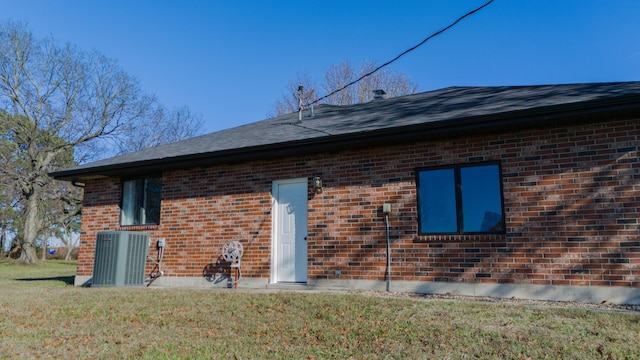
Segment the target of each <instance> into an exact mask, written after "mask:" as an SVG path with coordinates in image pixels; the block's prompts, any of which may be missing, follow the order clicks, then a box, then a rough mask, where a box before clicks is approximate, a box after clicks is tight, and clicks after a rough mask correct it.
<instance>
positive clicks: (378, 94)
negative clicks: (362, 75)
mask: <svg viewBox="0 0 640 360" xmlns="http://www.w3.org/2000/svg"><path fill="white" fill-rule="evenodd" d="M385 95H387V93H386V92H385V91H384V90H382V89H379V90H373V100H380V99H384V96H385Z"/></svg>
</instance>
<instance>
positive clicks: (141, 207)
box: [119, 174, 164, 227]
mask: <svg viewBox="0 0 640 360" xmlns="http://www.w3.org/2000/svg"><path fill="white" fill-rule="evenodd" d="M150 180H157V181H158V183H159V184H160V192H159V199H158V202H157V208H158V215H157V221H153V222H149V221H148V220H147V218H148V216H147V211H146V210H147V209H146V208H147V205H148V204H146V201H145V197H146V194H147V189H148V184H149V181H150ZM163 180H164V179H163V178H162V176H161V175H155V174H154V175H151V176H145V177H132V178H123V179H122V181H121V184H120V189H121V191H120V219H119V224H120V226H121V227H127V226H154V225H160V217H161V213H162V212H161V209H162V194H163V190H162V187H163V186H164V182H163ZM131 181H135V182H138V181H142V182H143V183H142V187H141V189H140V190H141V191H138V184H137V183H136V184H135V185H134V187H135V189H136V192H139V193H134V196H133V197H134V198H135V199H134V200H133V201H134V202H135V203H134V208H135V207H136V205H137V208H138V209H137V210H134V214H133V215H132V218H133V221H132V222H133V223H132V224H125V223H124V220H125V218H126V216H125V189H126V185H125V184H126V183H127V182H131ZM143 214H144V215H143Z"/></svg>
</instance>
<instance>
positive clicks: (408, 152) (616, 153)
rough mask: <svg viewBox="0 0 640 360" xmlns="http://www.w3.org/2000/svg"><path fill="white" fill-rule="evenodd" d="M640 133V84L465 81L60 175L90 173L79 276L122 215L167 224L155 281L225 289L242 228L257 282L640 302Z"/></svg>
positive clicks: (243, 281)
mask: <svg viewBox="0 0 640 360" xmlns="http://www.w3.org/2000/svg"><path fill="white" fill-rule="evenodd" d="M639 137H640V82H626V83H592V84H568V85H549V86H521V87H518V86H505V87H452V88H447V89H442V90H437V91H431V92H426V93H421V94H415V95H409V96H403V97H398V98H392V99H381V100H374V101H372V102H370V103H365V104H358V105H351V106H340V107H338V106H329V105H320V106H317V107H316V108H315V109H313V110H311V109H305V110H303V111H302V112H301V113H300V114H298V113H294V114H289V115H285V116H280V117H277V118H272V119H267V120H263V121H259V122H255V123H251V124H248V125H243V126H239V127H236V128H231V129H228V130H224V131H219V132H215V133H212V134H208V135H204V136H200V137H197V138H193V139H190V140H186V141H182V142H178V143H174V144H169V145H165V146H160V147H157V148H152V149H147V150H143V151H140V152H136V153H131V154H127V155H123V156H119V157H115V158H111V159H106V160H102V161H98V162H95V163H90V164H86V165H81V166H78V167H75V168H71V169H67V170H64V171H60V172H57V173H54V174H52V175H53V176H54V177H56V178H58V179H62V180H68V181H74V182H76V183H79V184H81V185H82V186H84V209H83V218H82V234H81V243H80V253H79V259H78V272H77V276H76V284H83V283H85V282H87V281H89V280H90V279H91V278H92V270H93V265H94V253H95V244H96V236H97V234H98V233H99V232H101V231H120V230H126V231H143V232H146V233H149V234H151V237H152V239H159V238H162V239H165V242H166V246H165V247H164V256H163V261H162V268H163V271H164V275H163V276H161V277H159V278H157V279H156V280H155V282H153V286H157V285H158V286H202V287H213V286H227V281H226V280H225V279H226V278H225V276H227V275H228V274H229V269H228V263H225V262H224V261H221V257H220V254H221V250H222V247H223V245H224V244H225V243H227V242H229V241H239V242H240V243H241V244H242V245H243V249H244V255H243V257H242V263H241V271H242V277H241V278H240V280H239V286H240V287H246V288H264V287H269V286H282V285H290V284H293V285H297V286H301V287H307V288H316V289H323V288H324V289H329V288H342V289H378V290H385V289H387V288H388V289H389V290H391V291H407V292H417V293H452V294H465V295H483V296H485V295H486V296H495V297H518V298H534V299H556V300H580V301H592V302H600V301H605V300H606V301H610V302H618V303H633V304H640V234H639V228H640V212H639V206H640V181H639V180H640V161H639V159H638V145H639V141H640V138H639ZM387 239H388V240H389V249H387ZM154 244H155V242H153V241H152V242H151V247H152V249H151V250H152V252H151V254H154V249H155V245H154ZM152 265H153V264H152V263H148V264H147V269H146V271H147V272H150V271H151V268H152ZM388 265H390V266H388ZM388 272H390V277H389V276H387V273H388ZM220 280H225V281H220Z"/></svg>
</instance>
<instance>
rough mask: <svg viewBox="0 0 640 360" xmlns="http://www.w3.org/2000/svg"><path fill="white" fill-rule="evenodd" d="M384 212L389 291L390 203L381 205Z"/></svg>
mask: <svg viewBox="0 0 640 360" xmlns="http://www.w3.org/2000/svg"><path fill="white" fill-rule="evenodd" d="M382 212H383V213H384V225H385V226H384V228H385V235H386V239H387V292H390V291H391V241H390V240H389V213H391V204H384V205H382Z"/></svg>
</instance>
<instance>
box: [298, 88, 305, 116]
mask: <svg viewBox="0 0 640 360" xmlns="http://www.w3.org/2000/svg"><path fill="white" fill-rule="evenodd" d="M303 90H304V87H303V86H302V85H300V86H298V121H302V91H303Z"/></svg>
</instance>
